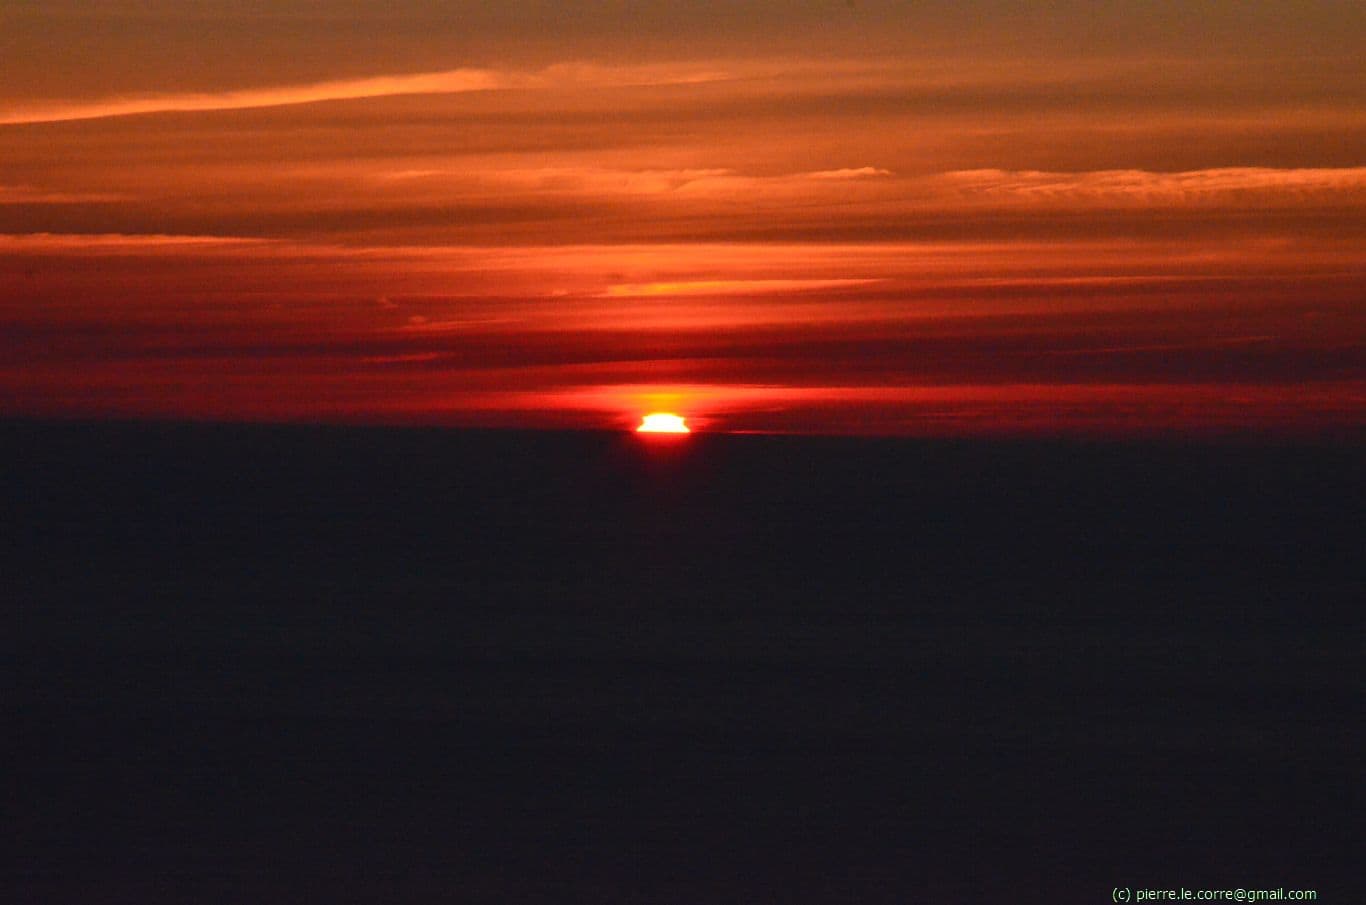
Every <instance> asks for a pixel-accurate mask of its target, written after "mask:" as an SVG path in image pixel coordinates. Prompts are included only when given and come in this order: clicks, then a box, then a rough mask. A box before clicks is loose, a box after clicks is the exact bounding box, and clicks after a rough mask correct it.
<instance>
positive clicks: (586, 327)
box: [0, 0, 1366, 435]
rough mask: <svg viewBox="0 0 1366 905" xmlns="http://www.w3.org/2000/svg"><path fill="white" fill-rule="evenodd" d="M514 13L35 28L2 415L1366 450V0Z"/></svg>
mask: <svg viewBox="0 0 1366 905" xmlns="http://www.w3.org/2000/svg"><path fill="white" fill-rule="evenodd" d="M90 6H95V7H98V8H97V9H94V10H91V9H88V8H87V7H90ZM487 6H488V5H487V4H474V3H466V2H440V0H426V2H414V3H411V4H408V5H405V6H403V9H402V10H401V11H395V10H394V9H393V7H394V4H380V3H377V2H368V0H345V2H343V0H337V2H332V3H317V2H309V3H306V2H303V0H286V2H274V3H264V2H263V3H227V2H214V0H210V2H203V3H195V4H188V3H178V2H172V0H144V2H131V0H130V2H115V0H111V2H107V3H101V4H86V3H75V2H62V0H45V2H43V3H37V2H33V3H29V2H17V3H13V4H8V5H7V10H6V11H5V12H3V13H0V36H3V37H0V59H3V60H4V63H0V66H3V67H4V68H3V69H0V414H6V415H18V414H23V415H54V416H97V417H101V416H117V417H126V416H150V417H195V418H226V419H252V420H255V419H269V420H277V419H285V420H319V421H360V422H381V423H392V422H397V423H438V424H455V425H459V424H472V425H507V426H529V427H536V426H570V427H629V426H632V425H634V424H635V423H637V422H638V421H639V415H640V413H641V411H643V410H645V409H650V408H669V409H672V410H677V411H679V412H680V413H684V414H686V415H688V416H689V419H690V423H693V424H694V425H695V426H703V427H708V428H711V429H719V430H785V431H786V430H790V431H813V432H836V433H842V432H852V433H882V432H888V433H911V434H959V433H1016V432H1024V433H1044V434H1050V433H1063V434H1068V433H1104V434H1121V435H1123V434H1132V433H1147V432H1154V431H1156V432H1163V431H1177V432H1192V433H1200V432H1205V431H1211V430H1212V431H1225V430H1232V431H1254V432H1258V433H1263V432H1272V433H1277V434H1289V435H1305V434H1319V433H1325V432H1327V433H1335V432H1340V431H1344V430H1345V431H1348V432H1352V433H1359V432H1360V431H1361V429H1362V428H1363V427H1366V367H1363V364H1364V362H1366V354H1363V344H1366V64H1364V63H1363V62H1362V58H1361V55H1360V53H1359V49H1360V47H1361V46H1366V13H1363V10H1362V7H1361V6H1360V5H1359V4H1355V3H1335V2H1323V3H1303V2H1300V3H1289V2H1285V3H1279V4H1278V3H1270V4H1257V5H1256V9H1249V8H1248V7H1249V6H1250V5H1249V4H1242V3H1232V2H1227V3H1211V4H1207V5H1204V6H1202V8H1201V10H1200V11H1199V12H1198V13H1197V12H1190V13H1189V14H1188V15H1183V16H1180V17H1172V16H1167V15H1164V14H1159V13H1160V9H1159V7H1158V5H1156V4H1139V3H1134V4H1128V5H1125V6H1124V7H1123V8H1122V9H1108V10H1106V11H1104V12H1097V11H1096V10H1095V9H1094V7H1095V4H1080V3H1073V2H1061V3H1058V4H1050V5H1049V7H1048V10H1047V11H1045V12H1040V11H1038V5H1025V4H1008V3H1002V2H994V0H993V2H988V0H980V2H976V3H962V4H941V3H926V4H919V5H916V7H915V8H914V10H908V9H907V8H906V7H907V5H906V4H896V3H886V2H860V3H857V4H845V3H814V2H807V3H801V2H794V3H786V4H784V3H778V2H759V3H756V4H754V5H753V6H752V7H747V9H749V12H748V13H746V12H737V11H731V12H727V13H717V14H715V15H710V16H708V15H702V14H701V13H700V12H698V11H697V5H696V4H682V3H672V2H668V3H666V2H655V3H643V4H625V3H586V4H583V5H582V6H581V7H579V8H578V12H577V13H576V14H575V15H574V16H572V17H567V16H566V14H565V13H564V12H563V9H564V5H563V4H552V3H549V2H526V3H513V4H506V5H505V6H506V9H504V8H503V7H499V11H490V10H489V9H487V8H486V7H487ZM1161 9H1166V7H1165V6H1162V7H1161ZM1030 10H1033V11H1032V12H1031V11H1030Z"/></svg>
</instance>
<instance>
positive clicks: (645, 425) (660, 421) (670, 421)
mask: <svg viewBox="0 0 1366 905" xmlns="http://www.w3.org/2000/svg"><path fill="white" fill-rule="evenodd" d="M636 432H637V433H641V434H689V433H692V429H691V428H689V427H688V425H687V424H686V423H684V421H683V419H682V418H681V417H679V416H678V415H673V414H670V413H668V412H655V413H654V414H650V415H646V416H645V417H644V418H642V419H641V420H640V427H638V428H636Z"/></svg>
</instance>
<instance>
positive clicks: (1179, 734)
mask: <svg viewBox="0 0 1366 905" xmlns="http://www.w3.org/2000/svg"><path fill="white" fill-rule="evenodd" d="M1360 454H1361V450H1360V449H1359V448H1357V449H1351V448H1344V447H1337V448H1333V447H1322V446H1321V447H1313V448H1309V447H1302V448H1294V447H1288V446H1275V447H1272V446H1249V445H1242V446H1239V445H1232V444H1230V445H1222V446H1219V445H1208V446H1200V447H1182V446H1177V445H1158V444H1154V445H1145V446H1138V445H1130V446H1117V445H1108V446H1107V445H1100V444H1086V443H1057V444H1007V443H988V442H973V443H966V442H964V443H947V442H946V443H927V442H923V441H855V440H816V439H795V438H787V439H780V438H760V437H722V436H714V437H704V436H694V437H692V438H690V439H689V440H688V441H687V442H686V444H682V445H677V444H676V445H673V446H664V447H661V446H649V447H647V446H644V445H642V444H641V443H640V442H639V440H638V438H636V437H633V436H617V435H607V434H583V435H572V434H517V433H458V432H443V431H399V430H349V429H307V428H299V429H285V428H232V427H168V426H102V427H97V426H79V425H71V426H56V425H47V426H43V425H37V424H32V423H17V422H11V423H8V424H0V456H2V457H3V477H0V494H2V495H0V505H2V506H3V512H4V519H3V522H4V527H3V529H2V530H3V534H2V535H0V542H3V548H0V550H2V554H0V555H3V562H0V566H3V573H2V574H3V579H2V580H3V597H4V599H5V601H6V613H7V617H8V619H7V621H8V623H9V624H10V626H11V629H10V630H7V631H6V632H5V633H4V637H5V639H6V640H5V657H6V659H7V661H8V662H9V663H12V664H13V666H14V668H13V669H7V672H8V673H9V674H10V675H11V676H13V679H12V680H11V682H10V683H9V684H10V685H11V687H12V689H13V692H12V693H10V694H7V697H8V698H9V699H10V700H12V701H13V702H14V705H15V707H14V718H13V720H12V725H13V726H14V729H13V730H11V731H9V733H8V734H9V742H8V743H7V746H8V747H9V748H10V749H11V750H12V751H13V752H14V753H15V754H16V755H17V763H16V765H15V767H14V768H13V769H12V770H10V771H8V775H7V777H6V786H7V789H6V795H7V796H8V798H9V801H7V802H6V805H5V815H6V816H5V821H6V824H7V836H8V837H9V838H8V840H7V842H6V844H5V846H4V847H3V870H4V886H5V887H6V888H7V889H8V890H10V891H11V892H12V893H13V894H12V895H10V894H6V896H5V898H6V901H14V902H23V903H29V902H32V903H44V902H61V903H68V902H69V903H101V902H110V903H159V902H174V903H182V902H183V903H191V902H193V903H219V902H224V903H279V902H321V903H325V902H373V903H410V902H411V903H417V902H518V903H521V902H570V901H584V902H603V903H613V902H623V903H626V902H630V903H656V902H658V903H712V902H718V903H719V902H736V903H765V902H774V903H791V902H830V903H836V902H838V903H876V902H897V903H901V902H936V903H937V902H945V903H972V902H1021V903H1024V902H1068V903H1070V902H1077V903H1101V902H1108V901H1110V895H1111V890H1112V888H1113V887H1115V886H1129V887H1147V886H1154V887H1180V886H1185V887H1190V888H1196V887H1220V888H1222V887H1250V888H1262V887H1265V888H1272V889H1275V888H1277V887H1285V888H1314V889H1317V890H1318V891H1319V901H1323V902H1333V903H1347V902H1355V901H1361V899H1360V898H1359V895H1360V892H1361V891H1362V887H1361V884H1360V882H1359V880H1360V869H1359V867H1358V865H1357V863H1356V859H1357V857H1358V856H1359V855H1360V849H1359V843H1360V838H1359V829H1360V823H1359V817H1360V812H1361V799H1360V790H1361V788H1362V771H1361V767H1360V760H1361V757H1362V748H1361V745H1360V733H1359V729H1358V725H1357V724H1358V723H1359V722H1360V717H1361V712H1362V707H1361V704H1362V699H1361V695H1360V690H1361V666H1360V655H1361V640H1362V627H1363V621H1362V615H1361V600H1362V598H1363V596H1366V568H1364V567H1363V558H1362V551H1363V548H1364V547H1366V543H1364V541H1366V531H1364V530H1363V521H1362V518H1363V515H1362V513H1363V510H1364V509H1366V506H1364V505H1363V499H1364V497H1363V493H1362V491H1363V483H1362V482H1363V475H1362V469H1361V467H1360V464H1359V460H1360Z"/></svg>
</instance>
